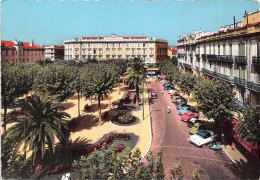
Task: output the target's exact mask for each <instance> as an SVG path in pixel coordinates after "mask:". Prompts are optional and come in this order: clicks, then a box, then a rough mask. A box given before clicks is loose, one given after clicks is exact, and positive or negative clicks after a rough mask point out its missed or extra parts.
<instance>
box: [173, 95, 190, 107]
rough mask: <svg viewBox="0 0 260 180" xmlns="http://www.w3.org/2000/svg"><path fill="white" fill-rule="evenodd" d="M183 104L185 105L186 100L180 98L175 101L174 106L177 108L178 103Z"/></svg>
mask: <svg viewBox="0 0 260 180" xmlns="http://www.w3.org/2000/svg"><path fill="white" fill-rule="evenodd" d="M183 102H185V103H186V104H187V100H186V99H185V98H183V97H182V98H181V99H177V101H176V102H175V105H176V106H177V105H178V104H179V103H183Z"/></svg>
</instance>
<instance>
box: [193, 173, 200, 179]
mask: <svg viewBox="0 0 260 180" xmlns="http://www.w3.org/2000/svg"><path fill="white" fill-rule="evenodd" d="M191 179H192V180H200V173H199V172H198V171H193V172H192V175H191Z"/></svg>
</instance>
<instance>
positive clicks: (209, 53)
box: [209, 45, 211, 54]
mask: <svg viewBox="0 0 260 180" xmlns="http://www.w3.org/2000/svg"><path fill="white" fill-rule="evenodd" d="M209 54H211V46H210V45H209Z"/></svg>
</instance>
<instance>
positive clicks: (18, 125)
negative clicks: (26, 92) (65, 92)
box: [2, 93, 70, 170]
mask: <svg viewBox="0 0 260 180" xmlns="http://www.w3.org/2000/svg"><path fill="white" fill-rule="evenodd" d="M18 105H19V106H20V107H21V110H20V111H18V112H12V113H10V114H8V118H7V121H6V124H14V125H13V126H11V127H10V128H9V129H8V130H7V131H6V132H5V133H4V134H3V137H2V138H3V141H8V140H10V139H12V148H13V149H14V153H13V154H14V156H13V157H12V158H15V155H17V153H18V151H19V149H20V148H21V146H22V144H24V151H25V150H26V149H28V150H29V151H32V160H33V165H34V167H35V170H39V169H41V162H42V159H43V157H44V154H45V151H46V145H47V146H48V149H49V153H50V155H53V154H54V153H55V146H54V143H55V137H56V138H57V139H58V140H59V141H60V142H61V144H63V145H65V144H66V142H67V140H68V139H69V136H70V131H69V122H68V121H67V120H66V119H67V118H70V115H69V114H67V113H65V112H63V111H56V110H57V109H58V110H64V109H65V108H64V106H62V104H61V103H59V102H58V100H57V96H49V95H48V94H44V95H43V94H40V93H35V94H33V95H32V96H30V97H28V99H27V101H25V100H22V101H20V102H18Z"/></svg>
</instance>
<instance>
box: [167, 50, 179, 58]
mask: <svg viewBox="0 0 260 180" xmlns="http://www.w3.org/2000/svg"><path fill="white" fill-rule="evenodd" d="M167 52H168V58H169V59H172V58H176V55H177V49H176V48H174V47H168V50H167Z"/></svg>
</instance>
